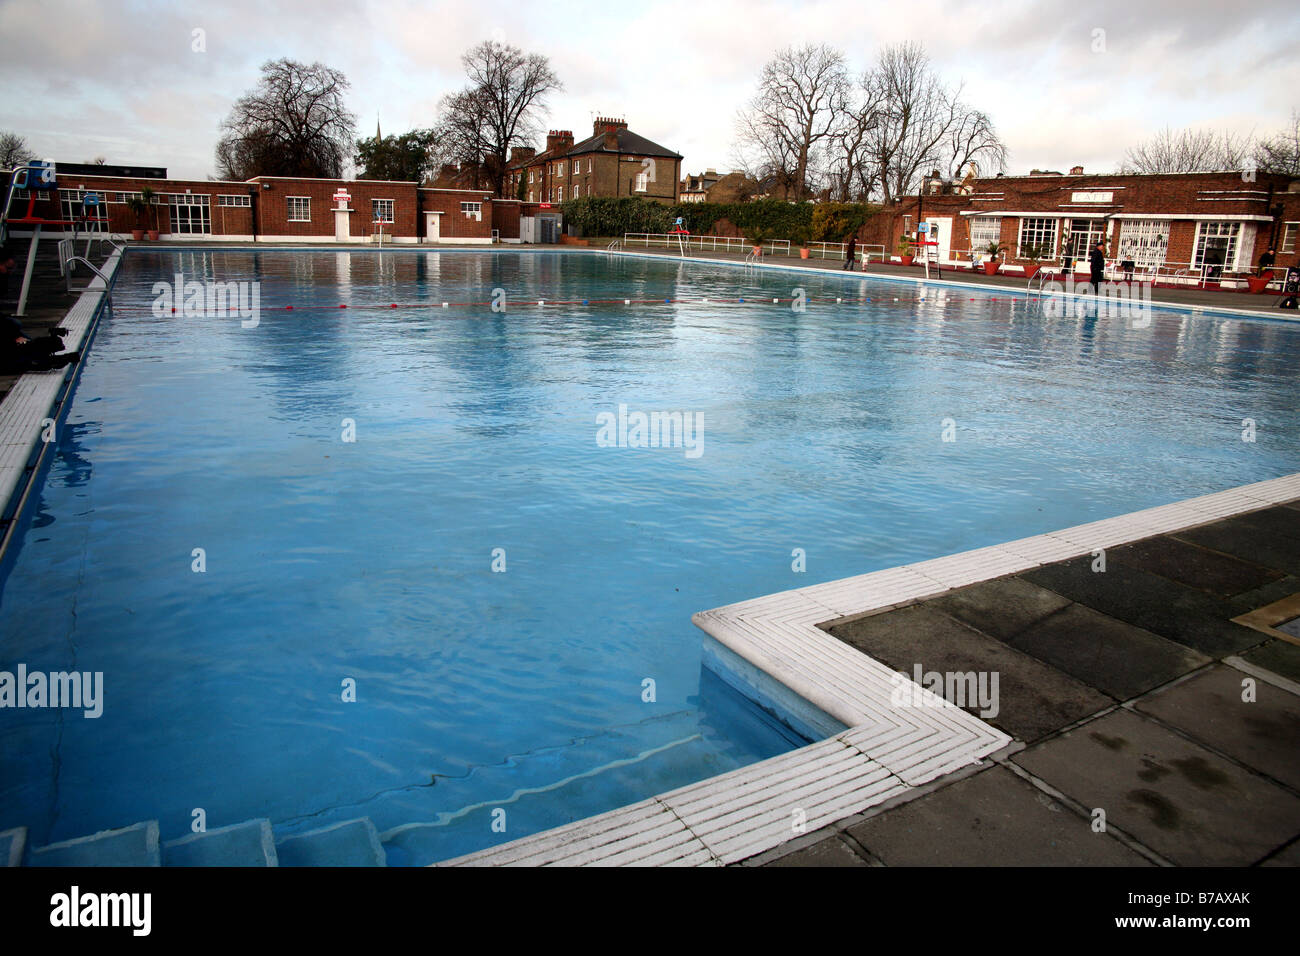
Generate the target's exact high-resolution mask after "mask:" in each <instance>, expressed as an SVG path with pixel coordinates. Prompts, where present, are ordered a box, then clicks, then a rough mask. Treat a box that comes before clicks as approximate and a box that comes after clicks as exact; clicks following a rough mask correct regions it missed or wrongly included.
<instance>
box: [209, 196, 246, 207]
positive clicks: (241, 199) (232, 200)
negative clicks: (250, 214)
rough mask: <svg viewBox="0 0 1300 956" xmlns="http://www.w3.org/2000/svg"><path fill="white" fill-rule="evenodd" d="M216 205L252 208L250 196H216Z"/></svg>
mask: <svg viewBox="0 0 1300 956" xmlns="http://www.w3.org/2000/svg"><path fill="white" fill-rule="evenodd" d="M217 205H218V206H252V205H253V199H252V197H251V196H249V195H247V194H245V195H242V196H239V195H233V196H218V197H217Z"/></svg>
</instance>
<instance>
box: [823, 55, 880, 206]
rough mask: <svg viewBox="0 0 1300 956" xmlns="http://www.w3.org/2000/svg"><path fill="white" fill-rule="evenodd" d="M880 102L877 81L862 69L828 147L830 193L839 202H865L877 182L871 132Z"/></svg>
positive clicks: (878, 180)
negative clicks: (862, 71) (873, 80)
mask: <svg viewBox="0 0 1300 956" xmlns="http://www.w3.org/2000/svg"><path fill="white" fill-rule="evenodd" d="M883 104H884V100H883V98H882V96H881V90H880V87H879V85H878V84H875V83H873V82H871V76H870V73H869V72H868V73H864V74H863V75H862V76H861V77H859V79H858V82H857V84H856V85H855V86H854V88H853V89H852V90H851V92H850V95H849V96H848V98H847V101H846V104H845V108H844V110H843V112H842V114H841V119H840V124H839V126H838V127H837V129H836V131H835V136H834V140H833V145H832V146H830V147H829V148H828V150H827V152H828V153H829V158H828V162H827V167H828V170H829V178H830V187H831V195H832V196H833V197H835V198H836V199H838V200H840V201H841V202H854V201H857V202H865V201H866V200H867V199H869V198H870V197H871V195H872V194H873V193H875V191H876V188H877V186H878V185H879V183H880V166H879V165H877V163H876V162H875V157H874V153H873V150H872V134H873V133H874V132H875V129H876V125H877V124H878V123H879V121H880V110H881V107H882V106H883Z"/></svg>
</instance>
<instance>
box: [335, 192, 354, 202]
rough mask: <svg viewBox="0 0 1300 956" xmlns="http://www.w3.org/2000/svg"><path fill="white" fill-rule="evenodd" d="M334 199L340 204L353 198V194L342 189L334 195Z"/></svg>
mask: <svg viewBox="0 0 1300 956" xmlns="http://www.w3.org/2000/svg"><path fill="white" fill-rule="evenodd" d="M334 198H335V200H337V201H338V202H347V201H348V200H349V199H351V198H352V194H351V193H350V192H348V191H347V190H346V189H340V190H339V191H338V192H336V193H335V194H334Z"/></svg>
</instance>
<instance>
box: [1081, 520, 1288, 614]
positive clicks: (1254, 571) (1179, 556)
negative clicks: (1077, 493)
mask: <svg viewBox="0 0 1300 956" xmlns="http://www.w3.org/2000/svg"><path fill="white" fill-rule="evenodd" d="M1106 554H1107V557H1108V558H1111V559H1113V560H1115V561H1119V562H1122V563H1123V564H1127V565H1129V566H1130V567H1134V568H1137V569H1139V570H1142V571H1147V572H1150V573H1151V574H1156V575H1159V576H1160V577H1162V578H1168V579H1169V580H1171V581H1177V582H1178V583H1179V584H1185V585H1186V586H1188V587H1190V588H1196V589H1197V590H1200V591H1206V592H1208V593H1210V594H1213V595H1214V596H1216V597H1220V598H1229V597H1232V596H1233V595H1236V594H1241V593H1242V592H1245V591H1254V590H1256V589H1258V588H1261V587H1263V586H1265V585H1266V584H1269V583H1271V582H1273V581H1276V580H1278V579H1279V578H1282V577H1284V576H1285V575H1283V574H1282V572H1280V571H1274V570H1273V569H1272V568H1265V567H1261V566H1260V565H1258V564H1253V563H1251V562H1249V561H1242V560H1241V559H1240V558H1233V557H1229V556H1228V555H1226V554H1219V553H1218V552H1217V551H1209V550H1207V549H1205V548H1201V547H1197V546H1196V545H1194V544H1189V543H1188V542H1186V541H1179V540H1178V539H1177V538H1171V537H1168V536H1167V535H1166V536H1161V537H1158V538H1148V539H1147V540H1146V541H1138V542H1136V543H1134V544H1127V545H1124V546H1122V547H1119V548H1112V549H1110V550H1109V551H1107V552H1106Z"/></svg>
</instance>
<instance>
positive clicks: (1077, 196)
mask: <svg viewBox="0 0 1300 956" xmlns="http://www.w3.org/2000/svg"><path fill="white" fill-rule="evenodd" d="M1114 199H1115V194H1114V193H1113V192H1112V193H1070V202H1113V201H1114Z"/></svg>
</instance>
